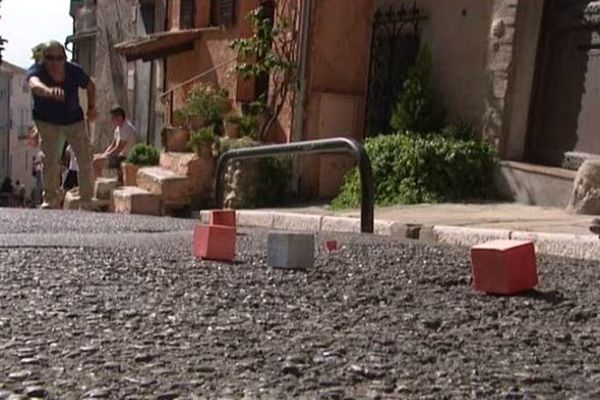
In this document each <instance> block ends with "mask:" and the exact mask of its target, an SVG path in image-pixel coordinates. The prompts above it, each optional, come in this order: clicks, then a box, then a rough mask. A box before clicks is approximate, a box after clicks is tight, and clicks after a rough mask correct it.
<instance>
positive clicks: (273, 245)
mask: <svg viewBox="0 0 600 400" xmlns="http://www.w3.org/2000/svg"><path fill="white" fill-rule="evenodd" d="M267 263H268V264H269V266H271V267H273V268H285V269H306V268H312V267H313V266H314V263H315V235H314V234H312V233H299V232H270V233H269V236H268V239H267Z"/></svg>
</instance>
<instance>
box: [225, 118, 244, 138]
mask: <svg viewBox="0 0 600 400" xmlns="http://www.w3.org/2000/svg"><path fill="white" fill-rule="evenodd" d="M225 137H226V138H228V139H237V138H239V137H240V124H236V123H234V122H228V121H225Z"/></svg>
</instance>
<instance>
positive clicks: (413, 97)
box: [390, 46, 446, 134]
mask: <svg viewBox="0 0 600 400" xmlns="http://www.w3.org/2000/svg"><path fill="white" fill-rule="evenodd" d="M432 72H433V61H432V57H431V51H430V50H429V48H428V47H427V46H423V47H421V49H420V51H419V54H418V56H417V60H416V62H415V65H414V66H413V67H412V68H411V69H410V70H409V71H408V74H407V77H406V80H405V81H404V85H403V90H402V93H401V94H400V96H399V98H398V102H397V104H396V107H395V109H394V112H393V115H392V119H391V121H390V124H391V125H392V128H394V131H396V132H401V133H405V132H411V133H415V134H429V133H431V132H439V131H440V130H441V129H442V128H443V127H444V120H445V114H446V113H445V110H444V107H443V105H442V103H441V101H440V96H439V94H438V93H437V91H436V90H435V88H434V86H433V79H432Z"/></svg>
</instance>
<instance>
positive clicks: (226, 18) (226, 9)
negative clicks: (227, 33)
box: [210, 0, 235, 26]
mask: <svg viewBox="0 0 600 400" xmlns="http://www.w3.org/2000/svg"><path fill="white" fill-rule="evenodd" d="M210 14H211V15H210V24H211V25H212V26H231V25H233V24H234V22H235V0H211V3H210Z"/></svg>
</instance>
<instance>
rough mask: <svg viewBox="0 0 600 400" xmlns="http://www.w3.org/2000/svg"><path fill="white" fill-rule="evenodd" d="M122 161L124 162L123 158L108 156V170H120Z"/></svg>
mask: <svg viewBox="0 0 600 400" xmlns="http://www.w3.org/2000/svg"><path fill="white" fill-rule="evenodd" d="M123 161H125V157H123V156H109V157H108V168H121V164H122V163H123Z"/></svg>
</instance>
